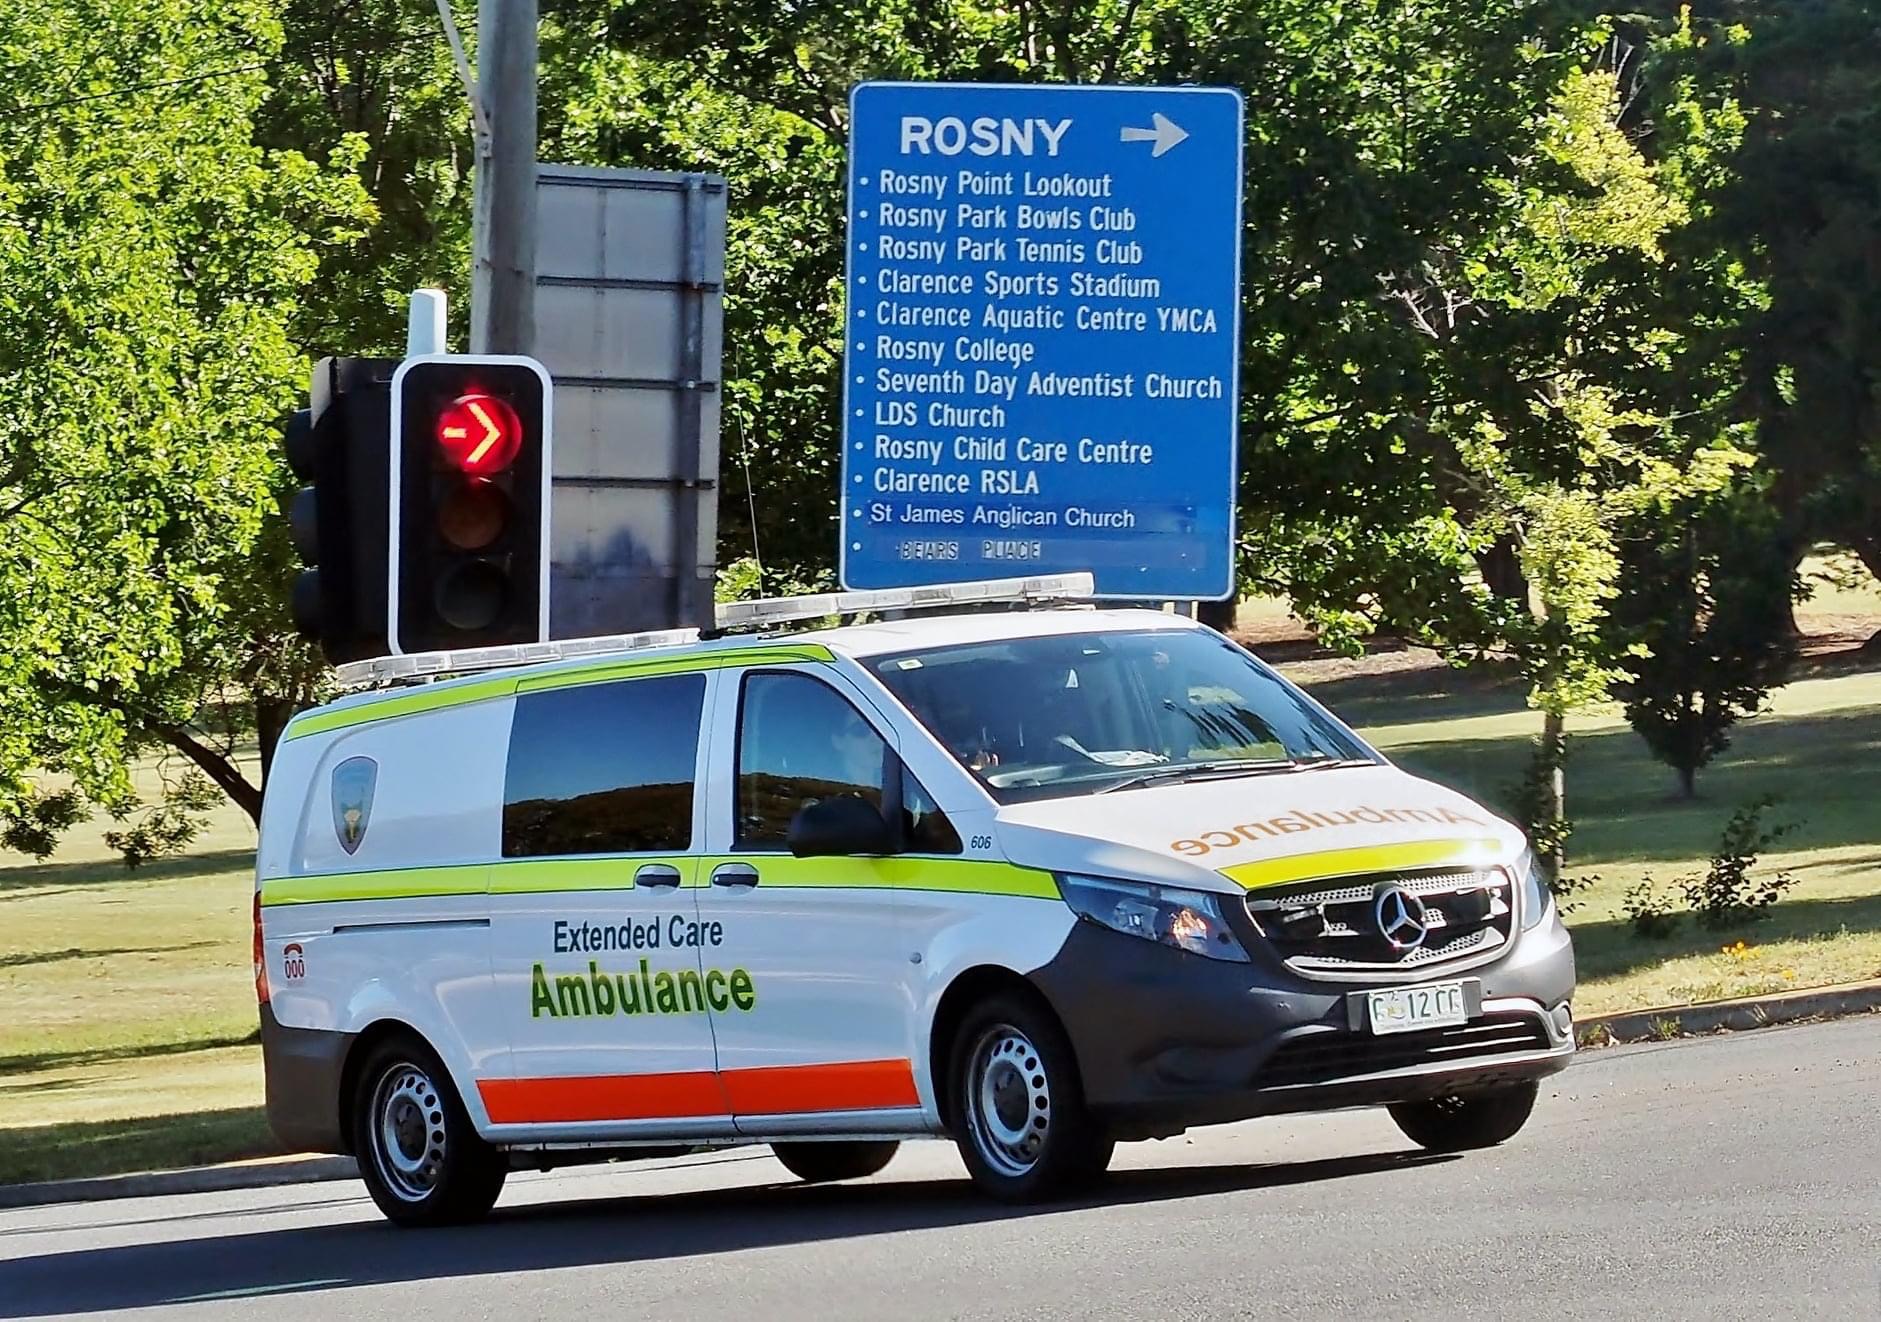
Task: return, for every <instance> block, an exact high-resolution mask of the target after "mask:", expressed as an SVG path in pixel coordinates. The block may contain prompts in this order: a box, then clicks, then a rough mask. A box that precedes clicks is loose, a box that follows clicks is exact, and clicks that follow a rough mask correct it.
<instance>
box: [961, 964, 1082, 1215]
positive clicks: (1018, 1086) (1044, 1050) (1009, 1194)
mask: <svg viewBox="0 0 1881 1322" xmlns="http://www.w3.org/2000/svg"><path fill="white" fill-rule="evenodd" d="M951 1082H952V1096H953V1112H954V1117H955V1120H954V1123H955V1128H956V1131H957V1133H956V1137H955V1141H956V1143H957V1144H958V1146H959V1148H960V1156H961V1159H962V1160H963V1161H965V1162H966V1166H967V1172H968V1174H970V1175H972V1177H973V1182H974V1183H975V1184H977V1185H979V1186H980V1188H981V1189H982V1190H984V1191H985V1192H986V1193H989V1194H991V1195H992V1196H993V1197H995V1198H998V1199H1000V1200H1002V1201H1005V1202H1014V1203H1026V1202H1038V1201H1042V1200H1044V1199H1048V1198H1052V1197H1055V1196H1058V1195H1060V1194H1064V1193H1070V1192H1075V1191H1076V1190H1077V1189H1079V1188H1081V1187H1083V1186H1084V1185H1086V1184H1088V1183H1090V1182H1091V1181H1092V1180H1094V1179H1096V1178H1097V1177H1098V1176H1099V1175H1101V1174H1102V1173H1103V1172H1104V1169H1105V1168H1106V1167H1107V1166H1109V1165H1110V1157H1111V1153H1112V1151H1113V1150H1114V1149H1115V1147H1116V1143H1115V1142H1114V1141H1113V1140H1112V1139H1111V1138H1110V1137H1109V1136H1107V1135H1106V1134H1104V1133H1103V1132H1102V1130H1101V1129H1099V1128H1098V1126H1097V1125H1096V1123H1095V1122H1094V1120H1093V1119H1092V1117H1091V1115H1090V1114H1089V1112H1087V1111H1086V1110H1085V1107H1084V1093H1083V1089H1082V1087H1081V1086H1080V1083H1079V1079H1078V1067H1077V1061H1076V1060H1075V1059H1074V1058H1073V1056H1072V1053H1071V1043H1070V1041H1069V1040H1067V1039H1066V1037H1065V1034H1064V1030H1063V1029H1062V1028H1060V1027H1059V1026H1058V1022H1057V1020H1055V1019H1054V1018H1052V1016H1051V1014H1050V1012H1048V1011H1046V1010H1045V1009H1043V1008H1042V1007H1040V1006H1038V1005H1036V1004H1034V1003H1033V1002H1031V1001H1030V1000H1027V999H1024V998H1021V997H1016V996H995V997H993V998H991V999H989V1000H987V1001H985V1002H983V1003H982V1004H980V1005H979V1006H976V1007H975V1008H974V1010H973V1011H972V1013H970V1014H969V1015H968V1016H967V1018H966V1021H965V1022H964V1023H963V1024H962V1025H961V1026H960V1032H959V1034H958V1036H957V1037H956V1038H955V1041H954V1053H953V1069H952V1071H951Z"/></svg>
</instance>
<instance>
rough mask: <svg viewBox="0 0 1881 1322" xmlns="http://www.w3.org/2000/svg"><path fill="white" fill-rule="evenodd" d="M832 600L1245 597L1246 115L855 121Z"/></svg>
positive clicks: (1112, 99)
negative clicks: (1239, 554)
mask: <svg viewBox="0 0 1881 1322" xmlns="http://www.w3.org/2000/svg"><path fill="white" fill-rule="evenodd" d="M850 110H851V119H850V123H851V145H850V154H849V270H848V281H849V284H848V300H849V302H848V307H849V312H848V320H847V329H848V336H847V339H846V349H845V358H846V363H845V367H846V371H845V373H844V401H843V423H844V427H843V436H844V440H843V465H842V468H843V474H842V489H843V497H844V499H843V503H842V556H841V564H842V581H843V584H844V585H845V586H846V587H849V588H858V589H859V588H884V587H905V586H911V585H916V584H927V583H945V582H954V581H959V580H963V579H975V578H998V577H1008V576H1011V575H1013V574H1021V573H1070V572H1076V571H1078V570H1089V571H1090V572H1091V573H1092V574H1093V575H1094V576H1095V578H1096V582H1097V590H1098V592H1099V593H1100V594H1101V595H1104V596H1115V597H1143V598H1151V599H1158V600H1188V599H1198V600H1216V599H1220V598H1223V597H1226V596H1228V595H1229V593H1230V591H1231V589H1232V586H1233V555H1232V540H1233V523H1234V494H1235V413H1236V400H1237V395H1238V389H1237V387H1238V380H1237V366H1238V350H1239V338H1240V337H1239V333H1238V332H1239V321H1240V316H1239V309H1240V283H1241V97H1240V95H1239V94H1238V93H1236V92H1234V91H1232V90H1229V89H1225V88H1195V87H1185V88H1167V87H1154V88H1152V87H1036V86H1023V85H980V84H960V83H864V84H862V85H860V86H858V87H857V88H856V89H855V91H854V92H853V94H852V95H851V98H850Z"/></svg>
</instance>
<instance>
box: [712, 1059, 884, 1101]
mask: <svg viewBox="0 0 1881 1322" xmlns="http://www.w3.org/2000/svg"><path fill="white" fill-rule="evenodd" d="M719 1077H720V1078H721V1079H723V1080H724V1081H725V1093H726V1095H727V1096H728V1097H730V1098H731V1104H732V1110H733V1111H734V1112H736V1113H737V1114H738V1115H794V1114H798V1113H801V1112H804V1111H873V1110H878V1109H882V1108H886V1107H891V1106H919V1105H920V1104H921V1095H920V1094H919V1093H917V1092H916V1091H915V1088H914V1067H913V1066H912V1065H910V1064H909V1063H908V1062H907V1061H905V1060H851V1061H844V1062H842V1063H841V1064H836V1065H772V1066H766V1067H764V1068H761V1069H745V1070H726V1071H725V1072H724V1073H723V1074H721V1075H720V1076H719Z"/></svg>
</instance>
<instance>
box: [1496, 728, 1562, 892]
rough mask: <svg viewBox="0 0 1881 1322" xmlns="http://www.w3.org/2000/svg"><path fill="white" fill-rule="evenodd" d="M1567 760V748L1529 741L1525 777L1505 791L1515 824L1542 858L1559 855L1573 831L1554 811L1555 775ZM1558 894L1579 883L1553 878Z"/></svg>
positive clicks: (1554, 888)
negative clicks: (1550, 747)
mask: <svg viewBox="0 0 1881 1322" xmlns="http://www.w3.org/2000/svg"><path fill="white" fill-rule="evenodd" d="M1565 760H1566V750H1565V749H1563V750H1562V751H1561V752H1560V753H1555V752H1551V751H1550V750H1549V749H1548V748H1547V747H1546V745H1545V744H1544V742H1543V741H1542V740H1540V739H1534V740H1531V741H1530V743H1529V756H1528V760H1527V762H1526V763H1524V764H1523V767H1522V779H1521V780H1520V781H1519V782H1517V783H1516V784H1515V785H1513V786H1511V787H1509V788H1508V789H1507V790H1505V791H1504V797H1505V799H1506V801H1507V803H1508V805H1509V810H1510V812H1511V813H1513V814H1514V817H1515V823H1516V825H1517V826H1520V827H1521V828H1522V832H1523V834H1525V835H1526V836H1527V837H1528V843H1529V845H1530V847H1531V848H1533V849H1534V851H1535V853H1536V855H1537V856H1538V857H1540V858H1548V857H1550V856H1553V855H1555V854H1558V853H1559V852H1560V851H1561V850H1562V849H1563V848H1564V847H1565V846H1566V844H1567V840H1568V836H1569V835H1571V834H1573V831H1574V823H1573V822H1572V821H1570V820H1568V819H1567V818H1566V817H1563V816H1560V815H1559V814H1558V813H1557V812H1556V810H1555V801H1554V775H1555V771H1556V769H1557V768H1558V767H1559V766H1560V765H1561V764H1562V763H1563V762H1564V761H1565ZM1549 885H1550V887H1551V888H1552V889H1553V890H1554V893H1555V895H1556V897H1557V898H1558V897H1560V896H1563V895H1566V894H1568V893H1570V891H1571V890H1573V889H1575V888H1576V884H1575V883H1574V882H1572V881H1571V880H1569V879H1566V878H1561V877H1556V878H1553V879H1551V880H1550V882H1549Z"/></svg>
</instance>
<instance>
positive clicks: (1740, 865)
mask: <svg viewBox="0 0 1881 1322" xmlns="http://www.w3.org/2000/svg"><path fill="white" fill-rule="evenodd" d="M1776 802H1777V796H1776V795H1774V794H1765V795H1762V796H1760V797H1758V798H1757V799H1755V800H1753V801H1751V802H1750V803H1747V804H1744V805H1743V806H1742V807H1740V808H1738V809H1737V810H1736V811H1735V812H1733V813H1732V814H1731V819H1730V820H1729V821H1728V822H1726V823H1725V825H1724V831H1723V833H1722V834H1721V835H1720V836H1719V838H1718V847H1717V849H1716V850H1715V851H1713V853H1712V855H1711V866H1710V867H1709V868H1708V869H1706V871H1705V873H1704V874H1703V875H1702V876H1692V877H1687V878H1685V879H1684V880H1683V881H1681V882H1680V886H1681V887H1682V889H1683V890H1684V893H1685V902H1686V904H1688V905H1689V906H1690V907H1691V910H1692V912H1693V914H1694V915H1695V916H1696V918H1697V920H1698V923H1699V925H1700V926H1702V927H1706V928H1709V929H1711V930H1713V931H1718V930H1722V929H1724V928H1727V927H1732V926H1734V925H1736V924H1737V923H1740V922H1746V921H1755V920H1757V919H1760V918H1763V917H1765V916H1766V915H1767V913H1768V911H1769V908H1770V906H1771V905H1773V904H1775V903H1776V902H1777V901H1778V900H1780V899H1782V898H1783V895H1784V892H1786V891H1788V890H1789V889H1790V887H1792V886H1794V885H1795V884H1796V878H1795V877H1793V876H1791V875H1790V874H1789V873H1787V872H1774V873H1772V872H1764V873H1761V874H1759V875H1756V876H1752V875H1751V873H1752V869H1754V868H1755V867H1756V865H1757V856H1758V855H1759V854H1763V853H1767V852H1768V851H1769V849H1770V846H1771V845H1773V844H1775V843H1776V842H1777V841H1778V840H1781V839H1782V838H1783V837H1784V836H1786V835H1788V834H1789V833H1790V832H1792V831H1794V830H1795V829H1796V827H1797V823H1795V822H1782V823H1778V824H1777V825H1775V826H1769V827H1766V826H1765V825H1764V824H1763V814H1764V813H1765V812H1766V811H1767V810H1768V809H1770V808H1771V807H1773V806H1775V804H1776Z"/></svg>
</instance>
